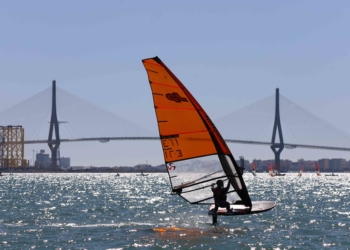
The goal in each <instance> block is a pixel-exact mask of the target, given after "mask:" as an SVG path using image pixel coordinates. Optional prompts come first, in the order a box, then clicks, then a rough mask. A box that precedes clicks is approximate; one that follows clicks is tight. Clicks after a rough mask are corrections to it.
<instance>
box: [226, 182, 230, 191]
mask: <svg viewBox="0 0 350 250" xmlns="http://www.w3.org/2000/svg"><path fill="white" fill-rule="evenodd" d="M229 189H230V181H227V186H226V187H225V192H228V190H229Z"/></svg>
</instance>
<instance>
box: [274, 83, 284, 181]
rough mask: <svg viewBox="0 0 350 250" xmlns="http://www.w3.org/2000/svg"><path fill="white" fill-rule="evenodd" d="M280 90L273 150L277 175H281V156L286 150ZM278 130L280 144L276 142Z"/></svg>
mask: <svg viewBox="0 0 350 250" xmlns="http://www.w3.org/2000/svg"><path fill="white" fill-rule="evenodd" d="M279 105H280V104H279V89H278V88H276V106H275V123H274V125H273V131H272V139H271V149H272V151H273V152H274V154H275V164H277V168H278V170H277V174H280V172H279V171H280V154H281V152H282V150H283V148H284V142H283V134H282V126H281V120H280V106H279ZM277 130H278V137H279V142H276V133H277Z"/></svg>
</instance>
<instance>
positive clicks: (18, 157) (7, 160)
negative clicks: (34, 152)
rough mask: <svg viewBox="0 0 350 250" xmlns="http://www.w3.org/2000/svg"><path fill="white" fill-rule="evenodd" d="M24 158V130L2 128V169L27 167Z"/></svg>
mask: <svg viewBox="0 0 350 250" xmlns="http://www.w3.org/2000/svg"><path fill="white" fill-rule="evenodd" d="M23 157H24V128H23V127H22V126H12V125H9V126H0V168H23V167H27V162H26V161H25V160H24V159H23Z"/></svg>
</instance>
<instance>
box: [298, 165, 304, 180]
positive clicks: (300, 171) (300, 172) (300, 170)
mask: <svg viewBox="0 0 350 250" xmlns="http://www.w3.org/2000/svg"><path fill="white" fill-rule="evenodd" d="M303 167H304V166H303V165H301V167H300V169H299V173H298V177H301V175H302V172H303Z"/></svg>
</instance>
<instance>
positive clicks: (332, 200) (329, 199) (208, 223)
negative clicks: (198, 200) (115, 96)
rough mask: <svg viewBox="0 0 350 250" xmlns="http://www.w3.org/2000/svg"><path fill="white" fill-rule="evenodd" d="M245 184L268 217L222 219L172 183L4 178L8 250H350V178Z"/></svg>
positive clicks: (127, 178)
mask: <svg viewBox="0 0 350 250" xmlns="http://www.w3.org/2000/svg"><path fill="white" fill-rule="evenodd" d="M244 179H245V181H246V185H247V187H248V190H249V193H250V196H251V198H252V200H276V201H277V206H276V208H275V209H273V210H271V211H269V212H266V213H261V214H256V215H247V216H234V217H218V224H217V225H215V226H213V225H212V218H211V217H210V216H208V215H207V210H208V207H207V206H203V205H202V206H201V205H190V204H188V203H186V202H185V201H184V200H182V199H181V198H180V197H178V196H173V195H171V194H170V185H169V181H168V177H167V175H166V174H150V175H148V176H146V177H142V176H137V175H135V174H121V176H119V177H117V176H115V174H13V175H5V176H2V177H0V210H1V213H0V249H163V248H165V249H317V248H331V249H350V241H349V236H350V195H349V191H350V184H349V179H350V174H339V176H337V177H326V176H321V177H317V176H316V175H315V174H303V176H302V177H301V178H298V177H297V174H296V173H295V174H287V175H286V176H285V177H274V178H271V177H269V176H268V175H267V174H258V176H257V177H255V178H254V177H253V176H252V175H251V174H245V175H244Z"/></svg>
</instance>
